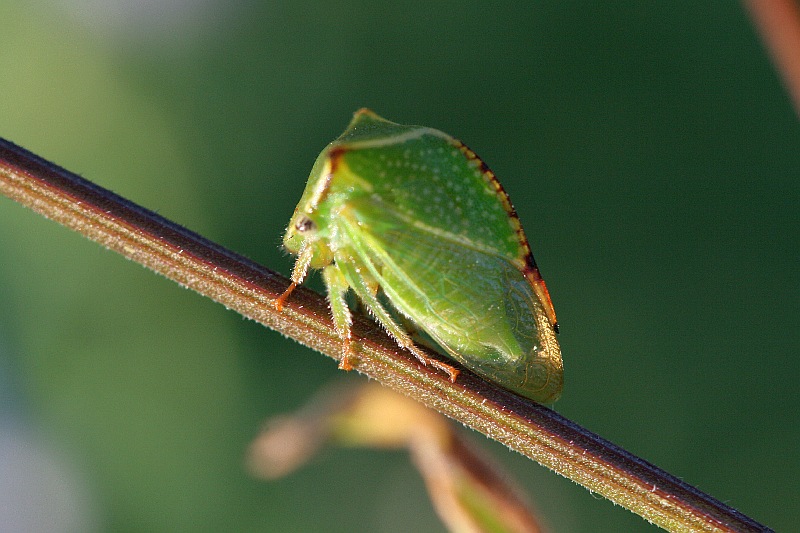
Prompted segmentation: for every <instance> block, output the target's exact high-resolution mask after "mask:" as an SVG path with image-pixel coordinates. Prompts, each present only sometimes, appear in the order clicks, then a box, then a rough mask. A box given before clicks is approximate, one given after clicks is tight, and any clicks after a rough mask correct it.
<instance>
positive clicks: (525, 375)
mask: <svg viewBox="0 0 800 533" xmlns="http://www.w3.org/2000/svg"><path fill="white" fill-rule="evenodd" d="M338 224H340V225H341V231H342V233H343V234H346V236H347V237H346V240H347V242H348V243H349V247H350V248H351V252H350V253H351V254H352V255H353V256H355V257H358V258H359V261H361V262H362V263H363V267H364V268H366V269H368V270H369V272H370V274H371V276H372V277H373V278H374V279H375V280H377V282H378V285H379V286H380V287H381V288H382V290H383V291H384V293H385V294H386V296H387V297H388V299H389V301H390V302H391V303H392V305H393V306H394V307H395V308H397V310H398V311H400V312H401V313H402V314H403V315H405V316H407V317H408V318H410V319H411V320H412V321H413V322H414V323H415V324H416V325H417V326H419V327H420V328H421V329H423V330H424V331H425V332H426V333H428V334H429V335H430V336H431V337H432V338H433V339H434V340H435V341H436V342H437V343H438V344H439V345H440V346H441V347H442V348H444V349H445V350H446V351H447V353H448V354H449V355H450V356H451V357H453V358H454V359H456V360H457V361H459V362H461V363H462V364H464V365H465V366H467V367H469V368H471V369H472V370H474V371H475V372H477V373H478V374H481V375H483V376H484V377H487V378H489V379H491V380H493V381H495V382H497V383H499V384H501V385H502V386H504V387H506V388H508V389H511V390H513V391H515V392H518V393H520V394H522V395H524V396H528V397H530V398H533V399H536V400H538V401H543V402H550V401H554V400H555V399H556V398H557V397H558V395H559V393H560V391H561V383H562V367H561V354H560V350H559V348H558V343H557V341H556V339H555V334H554V332H553V331H552V328H551V327H550V325H549V322H548V320H547V317H546V315H545V312H544V310H543V308H542V305H541V303H540V302H539V300H538V299H537V297H536V295H535V294H534V292H533V290H532V288H531V285H530V283H529V282H528V280H527V279H526V278H525V277H524V276H523V275H522V273H521V272H520V271H519V269H518V268H517V267H516V266H514V265H513V264H512V263H511V262H509V261H508V260H507V259H506V258H504V257H502V256H500V255H498V254H496V253H487V252H485V251H482V250H477V249H475V248H474V247H472V246H470V245H469V243H466V242H464V241H463V240H460V239H459V238H458V237H457V236H453V235H451V236H445V235H443V234H442V233H440V232H436V233H431V231H429V230H427V229H424V228H420V227H418V226H416V225H415V224H414V222H413V221H411V220H408V219H407V218H406V217H405V216H404V215H402V214H400V213H398V212H397V211H396V209H394V207H393V206H391V205H389V204H387V203H385V202H382V201H381V200H380V199H378V198H377V197H375V196H372V197H362V198H360V199H354V200H353V201H351V202H348V204H347V208H346V209H344V210H342V216H341V217H340V218H339V220H338Z"/></svg>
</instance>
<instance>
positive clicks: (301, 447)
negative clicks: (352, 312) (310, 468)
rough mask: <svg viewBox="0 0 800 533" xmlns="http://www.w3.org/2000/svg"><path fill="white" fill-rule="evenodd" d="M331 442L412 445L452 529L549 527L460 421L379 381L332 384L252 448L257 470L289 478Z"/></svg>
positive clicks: (475, 532)
mask: <svg viewBox="0 0 800 533" xmlns="http://www.w3.org/2000/svg"><path fill="white" fill-rule="evenodd" d="M329 443H330V444H338V445H340V446H360V447H369V448H381V449H387V448H389V449H407V450H408V451H409V453H410V455H411V457H412V458H413V460H414V464H415V465H416V467H417V470H419V473H420V474H421V475H422V478H423V480H424V481H425V485H426V487H427V489H428V496H429V497H430V499H431V502H432V503H433V506H434V508H435V509H436V512H437V514H438V515H439V517H440V518H441V519H442V521H443V522H444V523H445V525H446V526H447V527H448V530H449V531H458V532H460V533H489V532H492V533H498V532H501V531H502V532H504V533H541V531H542V527H541V525H540V524H539V520H538V518H537V517H536V515H535V513H533V511H532V509H531V508H530V506H529V505H528V504H527V502H526V499H525V498H524V497H522V496H521V494H520V493H519V491H518V490H517V489H516V487H514V486H513V484H512V483H511V482H510V481H509V479H510V478H509V475H508V473H507V472H502V471H501V470H500V469H499V468H498V467H497V466H496V465H494V464H492V462H491V461H489V460H488V459H487V457H486V456H485V454H484V453H483V451H482V450H480V449H479V448H477V447H475V446H474V445H473V444H472V443H471V442H470V441H469V440H468V439H466V438H464V436H463V434H462V432H461V431H457V429H456V426H455V425H454V424H452V423H450V421H448V420H446V419H445V418H444V417H441V416H439V415H438V414H436V413H435V412H433V411H431V410H430V409H427V408H425V406H423V405H422V404H420V403H419V402H416V401H414V400H412V399H410V398H408V397H406V396H403V395H401V394H397V393H396V392H394V391H392V390H390V389H389V388H387V387H382V386H380V385H378V384H377V383H374V382H373V383H366V382H365V383H363V384H362V385H360V386H359V387H347V388H344V387H341V386H337V387H326V388H325V389H323V390H322V391H321V392H319V393H317V394H315V395H314V396H313V398H312V399H311V400H309V402H308V404H306V405H305V406H304V407H303V408H301V409H300V410H298V411H296V412H294V413H291V414H289V415H282V416H278V417H274V418H271V419H270V420H268V421H267V423H266V424H265V427H264V429H263V430H262V432H261V433H260V434H259V435H258V437H256V439H255V440H254V441H253V443H252V445H251V446H250V451H249V453H248V464H249V467H250V471H251V473H253V474H254V475H256V476H259V477H263V478H267V479H274V478H277V477H281V476H284V475H287V474H289V473H290V472H292V471H293V470H295V469H296V468H298V467H299V466H301V465H302V464H304V463H306V462H308V461H309V460H311V459H312V458H313V457H314V456H315V454H316V453H317V451H318V450H319V449H320V448H321V447H322V446H323V445H325V444H329Z"/></svg>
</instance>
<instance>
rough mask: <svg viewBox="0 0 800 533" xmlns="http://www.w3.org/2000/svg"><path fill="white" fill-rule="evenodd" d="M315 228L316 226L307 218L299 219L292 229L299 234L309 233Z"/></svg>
mask: <svg viewBox="0 0 800 533" xmlns="http://www.w3.org/2000/svg"><path fill="white" fill-rule="evenodd" d="M315 227H316V224H314V221H313V220H311V219H310V218H308V217H303V218H301V219H300V220H298V221H297V222H296V223H295V225H294V229H296V230H297V231H299V232H300V233H303V232H306V231H310V230H312V229H314V228H315Z"/></svg>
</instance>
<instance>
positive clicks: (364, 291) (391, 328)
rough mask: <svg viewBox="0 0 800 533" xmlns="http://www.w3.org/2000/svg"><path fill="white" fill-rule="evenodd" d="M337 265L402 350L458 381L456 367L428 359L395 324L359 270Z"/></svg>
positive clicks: (346, 264)
mask: <svg viewBox="0 0 800 533" xmlns="http://www.w3.org/2000/svg"><path fill="white" fill-rule="evenodd" d="M337 264H338V265H339V267H340V268H341V273H342V274H343V275H344V277H345V278H346V279H347V282H348V284H349V286H350V287H351V288H352V289H353V291H354V292H355V293H356V295H357V296H358V297H359V298H360V299H361V301H362V302H364V305H366V306H367V309H369V310H370V312H371V313H372V315H373V316H374V317H375V319H376V320H377V321H378V323H380V325H381V326H383V328H384V329H385V330H386V331H387V332H388V333H389V335H391V336H392V337H393V338H394V340H395V341H396V342H397V344H398V345H399V346H400V347H401V348H405V349H406V350H408V351H410V352H411V353H412V354H414V357H416V358H417V359H418V360H419V361H420V362H421V363H422V364H423V365H426V366H427V365H431V366H432V367H434V368H438V369H439V370H442V371H444V372H446V373H447V375H448V376H449V377H450V381H452V382H455V381H456V377H458V374H459V371H458V370H457V369H456V368H455V367H453V366H450V365H448V364H446V363H443V362H441V361H439V360H438V359H433V358H431V357H428V356H427V355H425V352H423V351H422V350H420V349H419V348H418V347H417V346H415V345H414V341H413V340H411V337H410V336H409V335H408V333H406V331H405V330H404V329H403V328H402V327H400V326H399V325H398V324H397V322H395V320H394V318H392V316H391V314H389V312H388V311H387V310H386V308H385V307H384V306H383V304H381V302H380V300H378V296H377V294H376V293H375V291H373V290H371V289H370V284H369V283H368V282H367V280H366V279H365V277H364V275H363V274H361V273H360V272H359V269H358V268H355V267H353V265H351V264H350V262H349V261H340V262H338V263H337ZM326 270H327V268H326Z"/></svg>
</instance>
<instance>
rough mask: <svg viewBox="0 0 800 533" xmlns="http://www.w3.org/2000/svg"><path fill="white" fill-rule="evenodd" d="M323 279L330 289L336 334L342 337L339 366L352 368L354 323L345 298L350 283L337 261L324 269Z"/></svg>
mask: <svg viewBox="0 0 800 533" xmlns="http://www.w3.org/2000/svg"><path fill="white" fill-rule="evenodd" d="M322 279H323V280H324V281H325V287H326V288H327V290H328V303H329V304H330V306H331V315H332V317H333V327H334V328H335V329H336V334H337V335H338V336H339V338H340V339H342V359H341V360H340V361H339V368H341V369H342V370H352V369H353V365H351V364H350V356H351V355H352V353H353V352H352V349H351V347H350V326H351V325H352V323H353V317H352V316H351V314H350V308H349V307H348V306H347V301H346V300H345V295H346V294H347V289H349V288H350V285H349V284H348V283H347V280H346V279H345V277H344V275H343V274H342V271H341V270H339V267H338V266H336V264H335V263H334V264H330V265H328V266H326V267H325V268H324V269H323V270H322Z"/></svg>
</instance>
